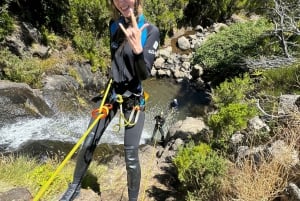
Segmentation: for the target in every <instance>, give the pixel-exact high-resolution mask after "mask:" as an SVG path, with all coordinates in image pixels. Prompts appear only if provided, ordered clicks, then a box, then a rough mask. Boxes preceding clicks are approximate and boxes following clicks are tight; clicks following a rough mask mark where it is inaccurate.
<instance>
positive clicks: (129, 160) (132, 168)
mask: <svg viewBox="0 0 300 201" xmlns="http://www.w3.org/2000/svg"><path fill="white" fill-rule="evenodd" d="M125 162H126V170H127V185H128V196H129V200H130V201H131V200H132V201H134V200H137V197H138V193H139V189H140V180H141V168H140V163H139V157H138V147H135V146H125Z"/></svg>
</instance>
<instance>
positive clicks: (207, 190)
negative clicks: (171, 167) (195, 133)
mask: <svg viewBox="0 0 300 201" xmlns="http://www.w3.org/2000/svg"><path fill="white" fill-rule="evenodd" d="M173 162H174V164H175V166H176V168H177V170H178V178H179V180H180V182H182V184H183V186H184V188H185V189H186V190H188V191H189V197H197V198H198V200H203V201H204V200H213V199H212V198H213V197H214V194H215V193H217V192H218V189H219V187H220V183H221V178H222V176H223V175H224V174H225V172H226V163H225V160H224V159H223V158H222V157H220V156H218V155H217V153H216V152H214V151H213V150H212V149H211V148H210V146H209V145H207V144H204V143H202V144H199V145H196V146H195V145H194V143H193V142H191V143H189V144H187V146H186V147H184V148H183V147H182V148H180V149H179V151H178V153H177V155H176V157H175V159H174V160H173Z"/></svg>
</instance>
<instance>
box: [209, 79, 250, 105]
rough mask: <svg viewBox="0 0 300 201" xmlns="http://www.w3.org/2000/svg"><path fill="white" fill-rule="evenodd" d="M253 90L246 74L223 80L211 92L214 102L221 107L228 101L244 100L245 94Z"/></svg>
mask: <svg viewBox="0 0 300 201" xmlns="http://www.w3.org/2000/svg"><path fill="white" fill-rule="evenodd" d="M253 90H254V85H253V83H252V80H251V78H250V76H249V75H248V74H244V76H243V78H238V77H235V78H233V79H231V80H225V81H224V82H222V83H221V84H220V86H217V87H216V89H215V90H214V93H213V94H212V100H213V102H214V104H215V105H216V106H217V107H219V108H221V107H223V106H227V105H228V104H230V103H239V102H245V101H246V96H247V94H249V93H250V92H252V91H253Z"/></svg>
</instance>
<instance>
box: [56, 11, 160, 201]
mask: <svg viewBox="0 0 300 201" xmlns="http://www.w3.org/2000/svg"><path fill="white" fill-rule="evenodd" d="M118 23H123V25H124V27H127V26H128V24H126V23H125V20H124V18H120V19H119V20H117V21H112V22H111V23H110V44H111V59H112V66H111V77H112V79H113V84H112V90H111V93H110V97H109V98H108V99H107V101H106V102H109V103H111V104H112V105H113V108H112V110H111V111H110V112H109V114H108V116H107V117H106V118H105V119H101V120H100V121H99V123H98V124H97V125H96V126H95V127H94V128H93V129H92V131H91V133H90V134H89V135H88V137H87V138H86V140H85V141H84V143H83V145H82V147H81V149H80V152H79V154H78V156H77V164H76V168H75V172H74V178H73V182H72V183H71V184H70V185H69V188H68V190H67V191H66V192H65V194H64V195H63V197H62V198H61V199H60V200H61V201H64V200H67V201H69V200H73V199H74V198H75V197H76V196H77V195H78V193H79V190H80V184H81V182H82V179H83V177H84V175H85V173H86V171H87V169H88V166H89V164H90V162H91V160H92V156H93V153H94V150H95V148H96V146H97V144H98V142H99V140H100V138H101V136H102V134H103V133H104V131H105V129H106V128H107V126H108V124H109V123H110V122H111V120H112V119H113V117H114V116H115V114H116V113H117V111H118V109H119V103H117V102H116V95H117V94H120V95H122V96H123V100H124V102H123V104H122V108H123V113H124V115H125V117H126V119H128V118H129V115H130V113H131V111H132V106H134V105H139V106H141V108H142V110H141V111H140V113H139V117H138V120H137V122H136V124H135V125H134V126H126V127H125V133H124V151H125V162H126V169H127V184H128V196H129V201H137V199H138V194H139V187H140V178H141V171H140V164H139V157H138V147H139V143H140V138H141V134H142V130H143V127H144V120H145V113H144V110H143V108H144V97H143V89H142V84H141V81H142V80H144V79H146V78H148V77H149V76H150V73H151V68H152V65H153V63H154V59H155V53H156V51H157V48H158V45H159V30H158V28H157V27H156V26H154V25H152V24H150V25H149V26H147V27H146V28H145V29H144V31H143V32H142V41H141V42H142V44H143V52H142V53H141V54H139V55H136V54H134V53H133V51H132V49H131V47H130V45H129V43H128V42H127V41H126V39H125V36H124V33H123V32H122V30H121V28H120V27H119V25H118ZM144 23H145V19H144V16H143V15H141V16H139V18H138V26H139V27H141V26H142V25H143V24H144ZM99 104H100V102H99ZM93 121H94V119H91V121H90V125H91V123H92V122H93Z"/></svg>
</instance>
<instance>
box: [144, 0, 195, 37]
mask: <svg viewBox="0 0 300 201" xmlns="http://www.w3.org/2000/svg"><path fill="white" fill-rule="evenodd" d="M188 2H189V1H188V0H177V1H174V0H165V1H159V0H145V1H144V13H145V16H146V17H147V19H148V20H149V21H150V22H152V23H154V24H155V25H156V26H158V28H159V30H160V32H161V41H164V39H165V37H166V36H168V35H169V34H171V33H173V29H174V28H177V27H178V26H177V25H178V22H179V21H180V20H182V18H183V17H184V15H183V11H184V8H185V7H186V5H187V3H188Z"/></svg>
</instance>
